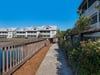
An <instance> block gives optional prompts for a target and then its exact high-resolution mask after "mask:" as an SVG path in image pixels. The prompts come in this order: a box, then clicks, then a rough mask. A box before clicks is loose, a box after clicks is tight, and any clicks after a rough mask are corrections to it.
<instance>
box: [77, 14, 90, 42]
mask: <svg viewBox="0 0 100 75" xmlns="http://www.w3.org/2000/svg"><path fill="white" fill-rule="evenodd" d="M90 24H91V18H90V17H88V16H86V15H82V16H81V17H80V18H79V19H78V20H77V25H76V30H77V31H78V33H79V35H80V40H81V41H82V40H83V35H82V34H81V32H83V31H85V30H88V29H89V28H90Z"/></svg>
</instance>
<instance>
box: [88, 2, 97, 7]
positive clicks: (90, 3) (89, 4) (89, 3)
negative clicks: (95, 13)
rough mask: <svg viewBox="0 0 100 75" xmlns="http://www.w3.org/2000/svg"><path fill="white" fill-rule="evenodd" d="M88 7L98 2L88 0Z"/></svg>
mask: <svg viewBox="0 0 100 75" xmlns="http://www.w3.org/2000/svg"><path fill="white" fill-rule="evenodd" d="M88 1H89V2H88V7H90V6H91V5H92V4H93V3H94V2H95V1H96V0H88Z"/></svg>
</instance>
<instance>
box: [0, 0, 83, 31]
mask: <svg viewBox="0 0 100 75" xmlns="http://www.w3.org/2000/svg"><path fill="white" fill-rule="evenodd" d="M81 2H82V0H0V27H19V28H20V27H28V26H42V25H56V26H57V27H58V28H59V29H61V30H66V29H68V28H72V27H73V26H74V24H75V22H76V20H77V19H78V14H77V10H78V6H79V5H80V3H81Z"/></svg>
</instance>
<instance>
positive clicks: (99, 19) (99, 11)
mask: <svg viewBox="0 0 100 75" xmlns="http://www.w3.org/2000/svg"><path fill="white" fill-rule="evenodd" d="M99 12H100V11H99ZM99 22H100V13H99Z"/></svg>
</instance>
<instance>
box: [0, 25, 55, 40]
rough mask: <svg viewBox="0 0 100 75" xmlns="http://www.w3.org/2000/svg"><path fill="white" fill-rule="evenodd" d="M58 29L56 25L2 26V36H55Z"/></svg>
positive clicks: (0, 32) (0, 33)
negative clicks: (19, 27)
mask: <svg viewBox="0 0 100 75" xmlns="http://www.w3.org/2000/svg"><path fill="white" fill-rule="evenodd" d="M56 31H57V27H56V26H41V27H25V28H21V29H18V28H0V38H15V37H16V38H31V37H34V38H37V37H40V38H54V37H55V35H56Z"/></svg>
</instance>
